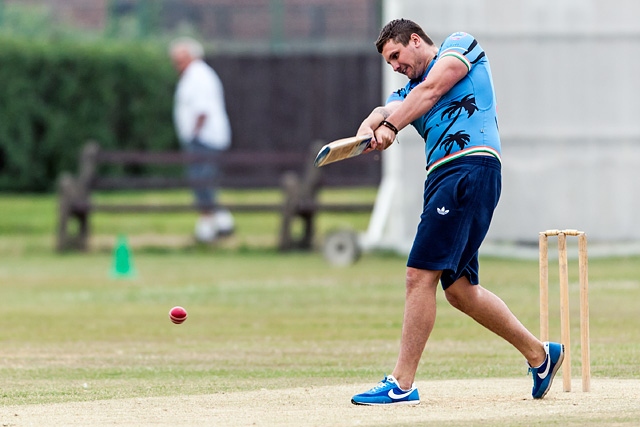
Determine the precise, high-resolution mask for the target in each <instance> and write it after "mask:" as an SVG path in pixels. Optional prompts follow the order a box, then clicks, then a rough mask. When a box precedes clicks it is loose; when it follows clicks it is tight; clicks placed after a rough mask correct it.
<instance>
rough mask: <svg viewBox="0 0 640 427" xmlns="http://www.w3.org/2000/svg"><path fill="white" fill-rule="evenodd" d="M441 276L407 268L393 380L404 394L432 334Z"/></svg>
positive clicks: (437, 273)
mask: <svg viewBox="0 0 640 427" xmlns="http://www.w3.org/2000/svg"><path fill="white" fill-rule="evenodd" d="M440 274H441V272H440V271H429V270H420V269H417V268H412V267H407V277H406V296H405V308H404V319H403V323H402V339H401V341H400V353H399V355H398V361H397V363H396V367H395V369H394V370H393V376H394V377H395V378H396V379H397V380H398V384H399V385H400V387H401V388H402V389H405V390H409V389H410V388H411V385H412V384H413V380H414V378H415V375H416V371H417V369H418V363H419V362H420V357H421V356H422V352H423V351H424V347H425V345H426V344H427V340H428V339H429V335H431V331H432V330H433V325H434V323H435V320H436V291H437V289H438V280H439V279H440Z"/></svg>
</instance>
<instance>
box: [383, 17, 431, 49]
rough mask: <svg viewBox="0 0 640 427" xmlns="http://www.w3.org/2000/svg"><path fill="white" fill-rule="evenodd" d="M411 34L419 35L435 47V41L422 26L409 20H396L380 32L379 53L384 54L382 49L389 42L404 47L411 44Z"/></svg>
mask: <svg viewBox="0 0 640 427" xmlns="http://www.w3.org/2000/svg"><path fill="white" fill-rule="evenodd" d="M411 34H417V35H418V36H420V38H421V39H422V40H424V41H425V42H426V43H427V44H428V45H431V46H433V41H432V40H431V39H430V38H429V36H428V35H427V34H426V33H425V32H424V30H423V29H422V28H421V27H420V25H418V24H416V23H415V22H413V21H411V20H409V19H394V20H393V21H391V22H389V23H388V24H387V25H385V26H384V28H382V30H380V35H379V36H378V40H376V48H377V49H378V53H382V48H384V45H385V44H387V42H388V41H389V40H393V41H394V42H395V43H400V44H402V45H403V46H406V45H408V44H409V40H411Z"/></svg>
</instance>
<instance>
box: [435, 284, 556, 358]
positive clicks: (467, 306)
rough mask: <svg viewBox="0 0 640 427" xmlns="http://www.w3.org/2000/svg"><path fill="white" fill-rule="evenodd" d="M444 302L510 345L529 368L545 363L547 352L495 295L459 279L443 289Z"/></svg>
mask: <svg viewBox="0 0 640 427" xmlns="http://www.w3.org/2000/svg"><path fill="white" fill-rule="evenodd" d="M445 296H446V297H447V301H449V303H450V304H451V305H452V306H454V307H455V308H457V309H458V310H460V311H462V312H463V313H465V314H467V315H469V316H470V317H471V318H473V319H474V320H475V321H476V322H478V323H480V324H481V325H482V326H484V327H485V328H487V329H489V330H490V331H492V332H494V333H495V334H497V335H498V336H500V337H502V338H504V339H505V340H507V341H508V342H509V343H511V344H512V345H513V346H514V347H515V348H516V349H518V351H520V353H522V355H523V356H524V357H525V358H526V359H527V361H528V362H529V364H530V365H531V366H539V365H540V364H541V363H543V362H544V360H545V357H546V353H545V350H544V346H543V343H542V342H540V340H538V339H537V338H536V337H535V336H534V335H533V334H532V333H531V332H529V330H528V329H527V328H525V327H524V325H523V324H522V323H520V321H519V320H518V319H517V318H516V316H515V315H514V314H513V313H512V312H511V310H509V308H508V307H507V305H506V304H505V303H504V301H502V300H501V299H500V298H499V297H498V296H497V295H495V294H494V293H492V292H491V291H489V290H487V289H485V288H483V287H482V286H480V285H472V284H471V283H469V280H468V279H467V278H466V277H464V276H463V277H461V278H460V279H458V280H457V281H455V282H454V283H453V284H452V285H451V286H449V287H448V288H447V289H446V290H445Z"/></svg>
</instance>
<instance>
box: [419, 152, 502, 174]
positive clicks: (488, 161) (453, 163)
mask: <svg viewBox="0 0 640 427" xmlns="http://www.w3.org/2000/svg"><path fill="white" fill-rule="evenodd" d="M465 165H473V166H476V167H487V168H492V169H496V170H498V171H500V170H501V169H502V163H500V161H499V160H498V159H496V158H495V157H493V156H462V157H457V158H455V159H452V160H450V161H448V162H447V163H445V164H444V165H443V167H438V168H436V169H435V170H434V169H432V170H430V171H429V172H427V179H431V178H434V179H435V178H436V177H439V176H441V175H442V174H446V173H449V172H450V171H451V170H452V169H455V168H456V167H464V166H465Z"/></svg>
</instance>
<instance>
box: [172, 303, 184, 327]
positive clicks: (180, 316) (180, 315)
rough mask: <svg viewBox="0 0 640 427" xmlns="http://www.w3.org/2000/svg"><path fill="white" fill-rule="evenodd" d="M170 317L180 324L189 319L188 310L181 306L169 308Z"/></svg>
mask: <svg viewBox="0 0 640 427" xmlns="http://www.w3.org/2000/svg"><path fill="white" fill-rule="evenodd" d="M169 319H171V321H172V322H173V323H175V324H176V325H179V324H180V323H182V322H184V321H185V320H187V310H185V309H184V308H182V307H180V306H176V307H173V308H172V309H171V310H169Z"/></svg>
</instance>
